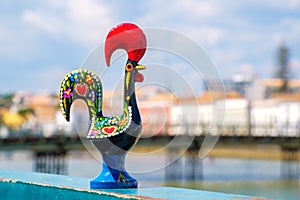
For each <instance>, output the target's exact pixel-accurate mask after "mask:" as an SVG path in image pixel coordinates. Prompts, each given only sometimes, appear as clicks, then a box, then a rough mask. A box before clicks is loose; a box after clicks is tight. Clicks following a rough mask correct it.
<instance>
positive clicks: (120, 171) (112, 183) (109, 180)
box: [90, 155, 138, 189]
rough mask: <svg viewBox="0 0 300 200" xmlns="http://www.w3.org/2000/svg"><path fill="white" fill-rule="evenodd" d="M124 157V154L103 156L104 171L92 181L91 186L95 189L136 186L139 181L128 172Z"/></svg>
mask: <svg viewBox="0 0 300 200" xmlns="http://www.w3.org/2000/svg"><path fill="white" fill-rule="evenodd" d="M121 157H122V158H121ZM123 159H124V155H122V156H120V155H118V156H103V165H102V171H101V173H100V174H99V175H98V176H97V177H96V178H94V179H92V180H91V181H90V187H91V188H94V189H104V188H106V189H108V188H136V187H137V186H138V181H137V180H136V179H135V178H132V177H131V176H130V175H129V174H128V173H127V172H126V170H125V168H124V166H123V162H122V160H123Z"/></svg>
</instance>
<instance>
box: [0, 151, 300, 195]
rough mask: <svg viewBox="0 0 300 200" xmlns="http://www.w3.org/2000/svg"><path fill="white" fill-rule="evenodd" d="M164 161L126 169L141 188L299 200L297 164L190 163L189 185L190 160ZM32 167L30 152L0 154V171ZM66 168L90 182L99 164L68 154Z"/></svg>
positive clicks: (131, 163)
mask: <svg viewBox="0 0 300 200" xmlns="http://www.w3.org/2000/svg"><path fill="white" fill-rule="evenodd" d="M168 160H170V158H169V156H168V155H167V154H160V155H151V156H150V157H149V156H135V155H133V154H129V156H128V158H127V159H126V161H127V162H126V167H127V169H128V171H129V172H130V173H131V174H132V175H133V176H134V177H136V178H137V179H138V180H139V183H140V184H141V185H149V184H155V185H168V186H175V187H188V188H194V189H201V190H210V191H218V192H225V193H236V194H244V195H252V196H260V197H269V198H274V199H287V200H293V199H295V200H299V199H300V179H299V177H300V176H299V174H300V170H299V166H300V164H299V162H282V161H277V160H258V159H237V158H236V159H233V158H215V157H213V158H212V157H207V158H205V159H202V160H196V161H194V164H195V165H194V166H195V173H196V174H194V175H195V177H196V180H195V181H190V180H189V179H188V178H187V177H188V176H189V175H190V173H189V172H190V171H191V166H190V165H191V160H190V158H188V157H182V158H180V159H179V160H177V161H176V162H175V164H174V163H173V164H172V165H170V166H167V165H168ZM34 164H35V162H34V156H33V154H32V153H31V152H30V151H11V152H0V169H5V170H18V171H33V169H34ZM66 168H67V172H68V175H70V176H79V177H86V178H93V177H95V176H96V175H97V174H98V173H99V171H100V170H101V163H100V162H99V161H98V160H96V159H95V158H94V157H93V156H91V155H90V154H89V153H87V152H86V151H80V152H79V151H76V152H75V151H73V152H69V153H68V156H67V158H66ZM153 169H154V170H153ZM173 172H177V173H175V174H174V173H173Z"/></svg>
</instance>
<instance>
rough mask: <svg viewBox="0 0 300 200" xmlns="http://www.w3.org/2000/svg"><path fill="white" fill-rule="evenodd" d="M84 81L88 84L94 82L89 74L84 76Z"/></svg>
mask: <svg viewBox="0 0 300 200" xmlns="http://www.w3.org/2000/svg"><path fill="white" fill-rule="evenodd" d="M85 82H86V83H87V84H89V85H91V84H93V83H94V80H93V78H92V76H91V75H90V74H87V75H86V76H85Z"/></svg>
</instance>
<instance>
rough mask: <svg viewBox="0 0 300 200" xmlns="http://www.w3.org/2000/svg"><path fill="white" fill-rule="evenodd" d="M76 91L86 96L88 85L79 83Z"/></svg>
mask: <svg viewBox="0 0 300 200" xmlns="http://www.w3.org/2000/svg"><path fill="white" fill-rule="evenodd" d="M76 91H77V93H78V94H79V95H81V96H85V95H86V92H87V87H86V85H77V86H76Z"/></svg>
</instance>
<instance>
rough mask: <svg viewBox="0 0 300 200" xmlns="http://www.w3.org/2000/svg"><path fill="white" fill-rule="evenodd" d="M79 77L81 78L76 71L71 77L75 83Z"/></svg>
mask: <svg viewBox="0 0 300 200" xmlns="http://www.w3.org/2000/svg"><path fill="white" fill-rule="evenodd" d="M80 78H81V76H80V74H78V73H74V74H73V79H74V81H75V83H78V82H79V80H80Z"/></svg>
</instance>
